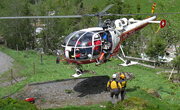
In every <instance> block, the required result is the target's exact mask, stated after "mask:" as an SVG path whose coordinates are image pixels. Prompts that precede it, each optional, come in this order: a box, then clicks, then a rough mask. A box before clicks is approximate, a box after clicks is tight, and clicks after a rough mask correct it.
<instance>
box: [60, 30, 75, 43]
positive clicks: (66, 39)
mask: <svg viewBox="0 0 180 110" xmlns="http://www.w3.org/2000/svg"><path fill="white" fill-rule="evenodd" d="M76 32H77V31H75V32H73V33H71V34H69V35H68V36H67V37H66V38H65V39H64V41H63V45H66V43H67V42H68V40H69V38H71V37H72V35H73V34H75V33H76Z"/></svg>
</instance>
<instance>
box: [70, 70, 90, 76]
mask: <svg viewBox="0 0 180 110" xmlns="http://www.w3.org/2000/svg"><path fill="white" fill-rule="evenodd" d="M88 72H89V71H87V70H84V71H81V72H77V73H75V74H73V75H71V77H79V76H82V75H83V74H86V73H88Z"/></svg>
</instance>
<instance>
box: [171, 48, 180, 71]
mask: <svg viewBox="0 0 180 110" xmlns="http://www.w3.org/2000/svg"><path fill="white" fill-rule="evenodd" d="M177 50H178V51H177V57H176V58H173V60H172V61H171V62H172V64H173V66H174V67H177V69H178V73H179V71H180V47H179V48H178V49H177Z"/></svg>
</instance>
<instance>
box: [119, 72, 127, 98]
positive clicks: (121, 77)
mask: <svg viewBox="0 0 180 110" xmlns="http://www.w3.org/2000/svg"><path fill="white" fill-rule="evenodd" d="M120 79H121V80H119V83H120V84H121V87H122V89H121V92H120V94H121V101H123V100H124V96H125V92H126V90H125V88H126V86H127V82H126V80H125V75H124V74H121V75H120Z"/></svg>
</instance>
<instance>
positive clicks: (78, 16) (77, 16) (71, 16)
mask: <svg viewBox="0 0 180 110" xmlns="http://www.w3.org/2000/svg"><path fill="white" fill-rule="evenodd" d="M81 17H83V15H67V16H16V17H0V19H24V18H81Z"/></svg>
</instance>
